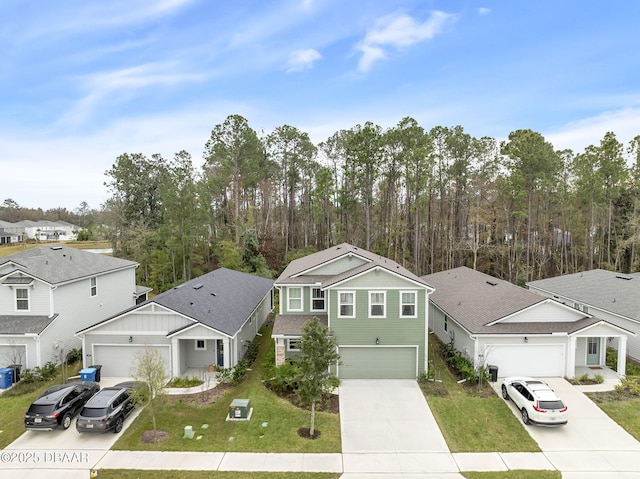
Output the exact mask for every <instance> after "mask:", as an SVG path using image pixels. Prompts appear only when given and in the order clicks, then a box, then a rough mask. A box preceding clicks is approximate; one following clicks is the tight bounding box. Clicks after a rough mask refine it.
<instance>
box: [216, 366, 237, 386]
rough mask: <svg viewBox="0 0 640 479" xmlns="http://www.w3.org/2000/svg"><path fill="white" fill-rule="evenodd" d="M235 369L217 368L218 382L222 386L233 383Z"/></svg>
mask: <svg viewBox="0 0 640 479" xmlns="http://www.w3.org/2000/svg"><path fill="white" fill-rule="evenodd" d="M232 373H233V369H231V368H226V369H225V368H220V367H218V368H216V380H217V381H218V383H220V384H228V383H230V382H231V374H232Z"/></svg>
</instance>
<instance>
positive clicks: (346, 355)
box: [338, 346, 418, 379]
mask: <svg viewBox="0 0 640 479" xmlns="http://www.w3.org/2000/svg"><path fill="white" fill-rule="evenodd" d="M339 353H340V365H339V367H338V376H339V377H340V378H341V379H415V378H416V377H417V376H418V347H417V346H374V347H371V346H363V347H358V346H340V348H339Z"/></svg>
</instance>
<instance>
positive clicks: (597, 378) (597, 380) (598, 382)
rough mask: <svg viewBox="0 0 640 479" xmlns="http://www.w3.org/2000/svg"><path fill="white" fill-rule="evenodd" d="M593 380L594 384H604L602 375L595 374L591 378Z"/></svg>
mask: <svg viewBox="0 0 640 479" xmlns="http://www.w3.org/2000/svg"><path fill="white" fill-rule="evenodd" d="M593 379H594V380H595V382H596V384H602V383H603V382H604V376H603V375H602V374H596V375H595V376H593Z"/></svg>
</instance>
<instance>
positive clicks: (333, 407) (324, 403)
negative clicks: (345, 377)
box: [282, 392, 340, 414]
mask: <svg viewBox="0 0 640 479" xmlns="http://www.w3.org/2000/svg"><path fill="white" fill-rule="evenodd" d="M282 397H283V398H284V399H286V400H287V401H289V402H290V403H291V404H293V405H294V406H296V407H299V408H300V409H309V408H308V407H305V406H302V405H300V400H299V399H298V396H297V395H296V393H295V392H292V393H289V394H287V395H284V396H282ZM316 411H322V412H330V413H332V414H340V397H339V396H338V395H337V394H327V395H325V396H323V397H322V399H320V401H318V403H317V404H316Z"/></svg>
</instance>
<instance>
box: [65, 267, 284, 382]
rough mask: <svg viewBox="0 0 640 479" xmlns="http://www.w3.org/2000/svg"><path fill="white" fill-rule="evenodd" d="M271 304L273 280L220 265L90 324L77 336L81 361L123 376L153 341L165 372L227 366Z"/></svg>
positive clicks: (256, 329)
mask: <svg viewBox="0 0 640 479" xmlns="http://www.w3.org/2000/svg"><path fill="white" fill-rule="evenodd" d="M272 310H273V280H271V279H266V278H261V277H258V276H254V275H251V274H247V273H242V272H239V271H233V270H230V269H226V268H220V269H217V270H215V271H212V272H210V273H207V274H204V275H202V276H200V277H198V278H195V279H192V280H191V281H187V282H186V283H183V284H181V285H179V286H177V287H175V288H173V289H170V290H169V291H165V292H164V293H161V294H159V295H157V296H155V297H153V298H151V299H149V300H147V301H145V302H142V303H140V304H138V305H136V306H135V307H132V308H129V309H127V310H126V311H121V312H119V313H118V314H116V315H114V316H112V317H110V318H108V319H106V320H105V321H101V322H99V323H96V324H93V325H91V326H90V327H87V328H85V329H83V330H81V331H78V333H77V335H78V336H79V337H80V338H82V347H83V351H84V353H85V354H84V357H85V366H88V365H91V364H100V365H101V366H102V369H101V375H102V376H110V377H129V376H130V375H131V366H132V364H134V362H135V358H136V355H137V353H138V352H139V351H142V350H143V349H144V348H145V347H153V348H155V349H156V350H157V351H159V352H160V354H161V355H162V357H163V359H164V361H165V365H166V371H167V373H168V374H169V376H170V377H173V376H183V375H187V374H188V375H198V373H199V372H201V371H202V370H203V369H206V370H208V369H210V368H215V367H223V368H232V367H234V366H235V365H236V364H238V361H240V360H241V359H242V357H243V356H244V354H245V352H246V348H247V345H248V343H249V341H251V340H253V339H254V338H255V336H256V335H257V334H258V332H259V330H260V327H261V326H262V325H263V323H264V321H265V319H266V318H267V317H268V316H269V313H270V312H271V311H272Z"/></svg>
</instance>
